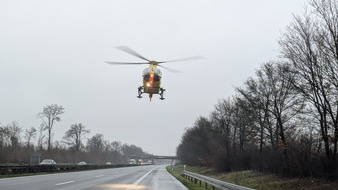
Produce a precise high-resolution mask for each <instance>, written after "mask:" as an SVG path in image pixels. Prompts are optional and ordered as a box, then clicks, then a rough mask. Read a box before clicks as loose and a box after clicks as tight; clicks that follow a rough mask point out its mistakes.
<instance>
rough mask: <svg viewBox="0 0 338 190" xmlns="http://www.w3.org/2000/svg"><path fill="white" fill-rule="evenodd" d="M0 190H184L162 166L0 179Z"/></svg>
mask: <svg viewBox="0 0 338 190" xmlns="http://www.w3.org/2000/svg"><path fill="white" fill-rule="evenodd" d="M0 189H1V190H21V189H22V190H23V189H24V190H46V189H47V190H108V189H109V190H113V189H116V190H158V189H159V190H187V188H186V187H185V186H183V185H182V184H181V183H180V182H179V181H177V180H176V179H175V178H174V177H172V176H171V175H170V174H169V173H168V172H167V171H166V169H165V166H158V165H152V166H136V167H126V168H112V169H102V170H92V171H81V172H70V173H59V174H48V175H37V176H29V177H16V178H5V179H0Z"/></svg>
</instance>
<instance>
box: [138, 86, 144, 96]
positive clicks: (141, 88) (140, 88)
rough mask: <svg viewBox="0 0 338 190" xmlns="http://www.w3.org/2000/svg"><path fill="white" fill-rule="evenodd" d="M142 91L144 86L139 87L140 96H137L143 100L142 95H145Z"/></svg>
mask: <svg viewBox="0 0 338 190" xmlns="http://www.w3.org/2000/svg"><path fill="white" fill-rule="evenodd" d="M142 90H143V87H142V86H140V87H138V96H137V97H138V98H142V96H141V95H142V93H143V91H142Z"/></svg>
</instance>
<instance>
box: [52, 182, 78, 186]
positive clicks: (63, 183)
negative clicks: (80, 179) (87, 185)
mask: <svg viewBox="0 0 338 190" xmlns="http://www.w3.org/2000/svg"><path fill="white" fill-rule="evenodd" d="M73 182H74V181H66V182H62V183H58V184H55V185H58V186H59V185H65V184H68V183H73Z"/></svg>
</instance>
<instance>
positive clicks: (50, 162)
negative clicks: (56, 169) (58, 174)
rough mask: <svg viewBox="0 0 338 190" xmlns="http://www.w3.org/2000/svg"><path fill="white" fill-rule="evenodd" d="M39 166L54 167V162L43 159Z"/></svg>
mask: <svg viewBox="0 0 338 190" xmlns="http://www.w3.org/2000/svg"><path fill="white" fill-rule="evenodd" d="M39 165H56V162H55V161H54V160H52V159H44V160H42V162H40V164H39Z"/></svg>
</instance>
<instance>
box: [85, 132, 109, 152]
mask: <svg viewBox="0 0 338 190" xmlns="http://www.w3.org/2000/svg"><path fill="white" fill-rule="evenodd" d="M104 142H105V140H104V136H103V134H100V133H98V134H96V135H94V136H93V137H92V138H90V139H88V142H87V150H88V151H90V152H96V153H102V152H104V150H105V147H104V145H105V144H104Z"/></svg>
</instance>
